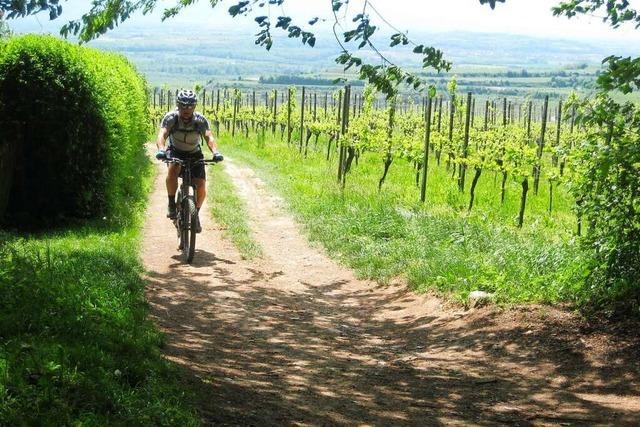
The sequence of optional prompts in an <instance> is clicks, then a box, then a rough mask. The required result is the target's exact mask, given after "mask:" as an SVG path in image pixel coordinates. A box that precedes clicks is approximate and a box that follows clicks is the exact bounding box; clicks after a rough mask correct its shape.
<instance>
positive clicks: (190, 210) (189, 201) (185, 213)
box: [164, 157, 216, 263]
mask: <svg viewBox="0 0 640 427" xmlns="http://www.w3.org/2000/svg"><path fill="white" fill-rule="evenodd" d="M164 162H165V163H168V164H169V163H173V164H177V165H179V166H180V167H181V170H180V174H179V179H180V185H179V186H178V193H177V194H176V211H177V215H176V218H175V219H174V220H173V224H174V225H175V227H176V231H177V233H178V249H180V250H181V251H182V254H183V258H184V260H185V262H187V263H191V261H192V260H193V256H194V254H195V246H196V230H195V222H196V220H197V218H196V217H197V215H198V213H197V209H196V206H197V191H196V187H195V185H194V184H193V183H192V176H191V169H192V168H193V166H194V165H197V164H211V163H216V162H215V161H213V160H204V159H184V160H183V159H178V158H175V157H170V158H167V159H165V160H164Z"/></svg>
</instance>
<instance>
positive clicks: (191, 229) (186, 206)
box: [180, 196, 198, 263]
mask: <svg viewBox="0 0 640 427" xmlns="http://www.w3.org/2000/svg"><path fill="white" fill-rule="evenodd" d="M182 215H183V216H182V230H181V233H182V234H181V236H180V237H181V240H182V257H183V259H184V261H185V262H186V263H191V261H193V255H194V254H195V252H196V226H195V224H196V215H198V211H197V210H196V202H195V199H194V197H193V196H188V197H185V198H184V199H183V200H182Z"/></svg>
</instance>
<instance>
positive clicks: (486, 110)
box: [484, 99, 489, 130]
mask: <svg viewBox="0 0 640 427" xmlns="http://www.w3.org/2000/svg"><path fill="white" fill-rule="evenodd" d="M488 129H489V100H488V99H487V100H486V101H485V102H484V130H488Z"/></svg>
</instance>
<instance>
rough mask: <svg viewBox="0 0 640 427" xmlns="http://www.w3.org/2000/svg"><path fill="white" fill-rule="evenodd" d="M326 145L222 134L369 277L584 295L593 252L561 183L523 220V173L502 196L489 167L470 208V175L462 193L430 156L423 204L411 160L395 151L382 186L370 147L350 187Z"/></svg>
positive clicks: (530, 298)
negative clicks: (307, 146) (310, 147)
mask: <svg viewBox="0 0 640 427" xmlns="http://www.w3.org/2000/svg"><path fill="white" fill-rule="evenodd" d="M294 140H295V136H294ZM258 142H259V143H258ZM322 145H323V144H322V140H321V144H320V146H319V147H318V151H317V152H316V151H312V152H311V153H310V154H309V156H308V158H303V157H302V156H301V155H300V154H299V153H298V152H297V150H296V149H295V147H292V148H288V147H287V146H286V143H282V142H281V141H280V140H279V139H277V138H271V137H267V140H266V141H257V140H254V139H252V138H250V139H244V138H238V137H236V138H235V139H234V140H231V139H230V138H228V137H224V136H223V137H222V138H221V146H222V147H223V148H224V151H225V152H226V153H227V154H229V155H230V156H231V157H233V158H235V159H237V160H239V161H241V162H243V163H246V164H248V165H249V166H251V167H253V168H255V169H256V170H258V172H259V174H260V175H261V176H262V177H263V178H264V179H266V180H267V182H269V183H270V184H271V185H272V186H273V187H274V189H275V190H276V191H278V192H279V193H281V194H282V195H283V196H284V197H285V198H286V199H287V200H288V201H289V203H290V205H291V208H292V210H293V212H294V213H295V214H296V215H297V217H298V218H299V220H300V221H301V222H303V223H304V224H305V225H306V228H307V230H308V232H309V235H310V237H311V238H312V239H314V240H318V241H321V242H322V243H323V244H324V245H325V246H326V247H327V249H328V250H329V252H330V253H331V254H332V255H333V256H335V257H337V258H338V259H340V260H342V261H343V262H344V263H346V264H347V265H349V266H351V267H353V268H355V269H356V270H357V272H358V273H359V274H360V275H361V276H362V277H369V278H373V279H376V280H379V281H382V282H385V281H389V280H391V279H392V278H395V277H398V276H400V277H403V278H405V279H406V280H407V281H408V282H409V283H410V284H411V285H412V286H413V287H414V288H415V289H418V290H425V289H437V290H439V291H441V292H443V293H446V294H448V295H450V296H451V297H453V298H455V299H460V300H462V299H465V298H466V296H467V295H468V293H469V292H470V291H473V290H484V291H489V292H493V293H495V296H496V299H497V301H499V302H503V303H521V302H556V301H575V300H578V299H580V298H581V297H582V296H583V295H584V292H585V290H584V289H583V278H584V275H585V274H586V265H585V264H586V261H587V260H586V255H585V254H584V253H583V252H582V250H581V249H580V247H579V245H578V244H577V242H576V240H575V238H574V236H573V229H574V227H575V217H574V215H573V213H572V212H571V205H572V203H573V202H572V201H571V199H570V198H569V197H568V196H567V195H566V194H565V193H564V191H563V189H562V188H560V189H554V192H555V201H554V211H552V212H551V213H549V212H548V199H547V197H548V196H547V188H546V186H544V185H541V188H540V193H539V195H538V196H537V197H534V196H533V195H530V197H529V203H528V206H527V211H526V217H525V226H524V227H523V228H522V229H518V228H517V227H516V218H517V213H518V204H519V196H520V193H519V191H520V185H519V183H517V182H511V180H510V181H509V187H508V191H507V199H506V201H505V203H504V204H503V205H501V204H500V176H497V177H494V175H493V174H485V176H483V177H481V179H480V182H479V184H478V188H477V190H476V202H475V204H474V208H473V210H472V211H471V212H470V213H468V212H467V206H468V197H469V195H468V186H469V184H468V185H467V192H466V193H460V192H459V191H458V189H457V183H456V181H455V180H452V179H451V178H450V171H447V170H446V166H445V164H444V162H442V164H441V165H440V166H436V164H435V159H434V158H431V159H430V165H431V167H430V170H429V176H428V189H427V202H426V203H425V204H421V203H420V202H419V197H420V193H419V189H418V188H417V187H416V185H415V172H414V169H413V168H412V166H411V165H409V164H408V163H407V162H406V161H403V160H395V161H394V163H393V164H392V166H391V169H390V172H389V176H388V177H387V180H386V182H385V184H384V186H383V187H382V191H381V192H379V193H378V191H377V185H378V180H379V178H380V176H381V174H382V166H383V164H382V157H381V156H379V155H376V154H374V153H365V154H363V155H362V156H361V157H360V158H359V161H358V164H357V165H355V166H354V168H353V170H352V171H351V172H350V173H349V175H348V177H347V182H346V187H345V189H344V191H343V190H341V188H340V185H338V184H337V183H336V178H337V165H336V160H335V155H333V158H332V161H330V162H327V161H326V160H325V159H324V156H325V154H324V151H325V148H326V147H322Z"/></svg>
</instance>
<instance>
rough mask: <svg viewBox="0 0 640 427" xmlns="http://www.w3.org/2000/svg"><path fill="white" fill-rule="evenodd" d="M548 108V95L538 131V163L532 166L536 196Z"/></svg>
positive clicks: (536, 193) (545, 98)
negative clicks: (540, 128)
mask: <svg viewBox="0 0 640 427" xmlns="http://www.w3.org/2000/svg"><path fill="white" fill-rule="evenodd" d="M548 108H549V95H546V96H545V97H544V104H543V106H542V117H541V118H542V130H541V131H540V141H539V143H538V162H537V163H536V165H535V166H534V173H533V179H534V181H533V192H534V194H535V195H536V196H537V195H538V188H539V186H540V168H541V163H542V153H543V150H544V135H545V133H546V131H547V109H548Z"/></svg>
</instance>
